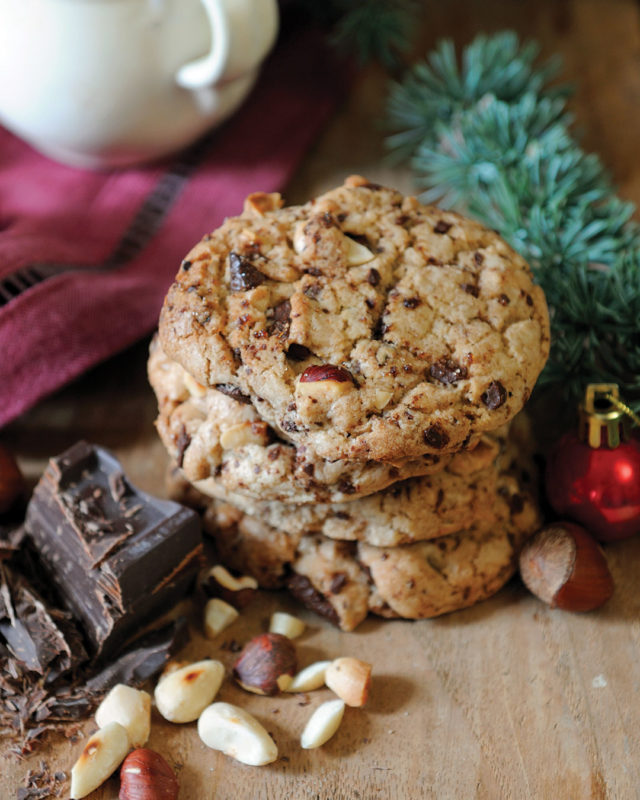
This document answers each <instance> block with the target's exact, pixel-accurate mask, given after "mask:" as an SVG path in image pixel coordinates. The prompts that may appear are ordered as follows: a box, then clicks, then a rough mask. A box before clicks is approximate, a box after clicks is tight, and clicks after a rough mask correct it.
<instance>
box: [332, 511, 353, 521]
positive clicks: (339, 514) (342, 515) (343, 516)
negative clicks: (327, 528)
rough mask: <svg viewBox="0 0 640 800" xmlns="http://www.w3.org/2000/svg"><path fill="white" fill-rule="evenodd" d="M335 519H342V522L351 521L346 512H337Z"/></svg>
mask: <svg viewBox="0 0 640 800" xmlns="http://www.w3.org/2000/svg"><path fill="white" fill-rule="evenodd" d="M335 518H336V519H342V520H347V519H351V518H350V516H349V515H348V514H347V512H346V511H336V513H335Z"/></svg>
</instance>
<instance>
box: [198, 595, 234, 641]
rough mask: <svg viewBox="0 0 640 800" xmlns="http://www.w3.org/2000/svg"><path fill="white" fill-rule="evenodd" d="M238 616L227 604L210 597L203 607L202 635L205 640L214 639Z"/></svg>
mask: <svg viewBox="0 0 640 800" xmlns="http://www.w3.org/2000/svg"><path fill="white" fill-rule="evenodd" d="M238 616H239V615H238V612H237V611H236V610H235V608H234V607H233V606H231V605H229V603H225V601H224V600H221V599H220V598H219V597H212V598H211V600H208V601H207V604H206V606H205V607H204V635H205V636H206V637H207V639H215V638H216V636H217V635H218V634H219V633H221V632H222V631H223V630H224V629H225V628H228V627H229V625H231V623H232V622H233V621H234V620H235V619H236V618H237V617H238Z"/></svg>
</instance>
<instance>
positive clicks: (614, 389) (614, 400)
mask: <svg viewBox="0 0 640 800" xmlns="http://www.w3.org/2000/svg"><path fill="white" fill-rule="evenodd" d="M619 395H620V392H619V390H618V385H617V384H615V383H590V384H589V385H588V386H587V389H586V391H585V394H584V400H583V402H582V403H580V407H579V409H578V410H579V413H580V439H582V441H586V442H587V443H588V445H589V447H593V448H598V447H603V446H606V447H610V448H611V449H613V448H615V447H617V446H618V445H619V444H620V442H621V441H624V440H626V439H627V438H628V435H629V430H628V428H629V426H628V417H627V415H626V412H625V408H626V406H625V405H624V403H622V402H621V400H620V399H619Z"/></svg>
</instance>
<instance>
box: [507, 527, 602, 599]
mask: <svg viewBox="0 0 640 800" xmlns="http://www.w3.org/2000/svg"><path fill="white" fill-rule="evenodd" d="M520 575H521V576H522V580H523V582H524V584H525V585H526V586H527V588H528V589H529V590H530V591H531V592H533V594H535V595H536V597H539V598H540V599H541V600H544V602H545V603H548V604H549V605H550V606H551V608H556V607H557V608H562V609H565V610H567V611H592V610H593V609H595V608H599V607H600V606H602V605H604V603H606V602H607V600H608V599H609V598H610V597H611V595H612V594H613V578H612V577H611V573H610V572H609V567H608V565H607V560H606V557H605V555H604V553H603V551H602V549H601V548H600V546H599V545H598V543H597V542H596V541H595V539H593V538H592V537H591V536H590V535H589V534H588V533H587V532H586V531H585V530H584V528H581V527H580V526H579V525H575V524H574V523H572V522H556V523H554V524H552V525H547V526H546V527H545V528H542V530H540V531H538V533H537V534H536V535H535V536H534V537H533V538H532V539H530V540H529V541H528V542H527V543H526V544H525V546H524V547H523V549H522V552H521V553H520Z"/></svg>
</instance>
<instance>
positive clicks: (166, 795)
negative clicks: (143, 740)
mask: <svg viewBox="0 0 640 800" xmlns="http://www.w3.org/2000/svg"><path fill="white" fill-rule="evenodd" d="M118 797H119V800H176V798H177V797H178V780H177V778H176V776H175V774H174V772H173V770H172V769H171V767H170V766H169V765H168V764H167V762H166V761H165V760H164V758H163V757H162V756H161V755H160V753H156V752H155V750H149V749H147V748H146V747H143V748H139V749H138V750H134V751H133V752H131V753H129V755H128V756H127V757H126V758H125V760H124V762H123V764H122V768H121V769H120V793H119V795H118Z"/></svg>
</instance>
